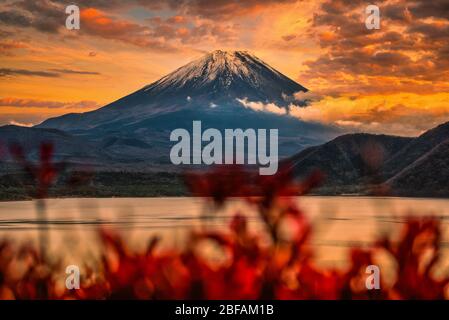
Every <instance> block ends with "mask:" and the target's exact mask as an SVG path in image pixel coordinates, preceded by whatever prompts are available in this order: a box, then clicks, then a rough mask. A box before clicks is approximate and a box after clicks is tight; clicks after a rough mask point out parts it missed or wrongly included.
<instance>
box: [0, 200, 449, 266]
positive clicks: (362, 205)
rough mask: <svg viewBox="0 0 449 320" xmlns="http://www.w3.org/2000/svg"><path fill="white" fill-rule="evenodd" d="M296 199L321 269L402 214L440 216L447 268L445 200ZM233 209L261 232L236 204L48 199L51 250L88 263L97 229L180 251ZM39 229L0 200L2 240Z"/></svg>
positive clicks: (31, 207) (16, 205) (396, 224)
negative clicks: (159, 241)
mask: <svg viewBox="0 0 449 320" xmlns="http://www.w3.org/2000/svg"><path fill="white" fill-rule="evenodd" d="M297 201H298V204H299V206H300V208H302V209H303V210H304V212H305V213H306V214H307V215H308V216H309V217H310V219H311V221H313V223H314V225H315V227H314V235H313V246H314V247H315V248H316V252H317V256H316V259H317V261H318V262H319V263H323V264H339V263H344V261H345V257H346V253H347V249H348V248H349V247H351V246H354V245H360V246H364V245H368V244H370V243H371V242H372V241H373V239H375V238H376V237H377V236H379V235H381V234H384V233H388V234H391V235H392V236H397V235H398V233H399V232H398V231H399V230H400V228H401V227H402V226H403V223H404V221H405V217H406V216H408V215H414V216H424V215H433V216H437V217H439V218H441V220H442V227H443V255H444V257H445V259H444V262H445V263H446V262H448V263H449V259H448V258H447V257H448V256H449V255H448V253H449V246H448V244H449V228H448V223H449V199H418V198H370V197H301V198H300V199H299V198H298V199H297ZM237 211H240V212H242V213H244V214H245V215H246V216H248V218H249V220H250V225H251V228H252V229H253V230H254V232H260V228H261V225H260V223H259V221H258V218H257V215H256V213H255V212H254V211H253V210H252V209H251V208H250V207H248V206H247V205H246V204H245V203H243V201H240V200H234V201H231V202H230V203H229V204H228V206H227V207H226V208H224V209H222V210H220V211H219V212H215V213H214V212H212V211H211V210H210V209H208V207H207V206H205V201H204V200H203V199H199V198H112V199H54V200H48V201H47V214H48V221H49V229H50V239H51V241H50V242H51V248H50V250H51V252H52V253H54V254H57V255H64V256H65V258H66V259H67V260H68V261H70V262H71V263H81V261H85V260H86V259H87V258H88V257H94V256H95V255H96V254H97V253H98V246H97V243H98V241H97V240H98V238H97V229H98V227H99V226H107V227H111V228H114V229H116V230H118V231H119V232H121V233H122V234H123V236H124V237H125V239H126V241H128V242H129V243H130V244H131V245H132V246H134V247H135V249H136V250H139V249H141V248H143V247H144V246H145V245H146V243H147V241H148V239H149V237H151V236H153V235H159V236H161V237H162V238H163V239H164V243H165V245H167V246H182V245H183V243H184V239H185V237H186V234H187V232H189V231H190V230H192V229H198V228H201V227H203V226H204V225H207V226H208V227H209V228H224V227H226V226H227V223H228V222H229V219H230V217H232V215H233V214H234V213H235V212H237ZM204 216H206V217H208V218H207V219H204ZM40 227H42V226H41V224H39V223H38V221H37V220H36V216H35V202H33V201H19V202H0V238H10V239H13V240H15V241H17V242H21V241H26V242H36V239H37V231H38V229H39V228H40Z"/></svg>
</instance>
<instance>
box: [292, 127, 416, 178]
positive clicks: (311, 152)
mask: <svg viewBox="0 0 449 320" xmlns="http://www.w3.org/2000/svg"><path fill="white" fill-rule="evenodd" d="M412 140H413V138H403V137H396V136H387V135H374V134H347V135H343V136H340V137H338V138H336V139H334V140H332V141H330V142H328V143H326V144H324V145H321V146H317V147H311V148H308V149H306V150H304V151H302V152H300V153H298V154H297V155H295V156H294V157H292V158H291V159H290V162H291V165H293V169H294V172H295V174H296V175H297V176H300V177H304V176H306V175H307V174H308V173H310V172H311V171H312V170H315V169H318V170H320V171H321V172H322V173H324V174H325V175H326V186H345V185H346V186H353V185H357V184H359V183H361V182H362V179H363V178H366V177H371V176H373V175H374V174H376V172H378V171H379V170H380V168H381V166H382V163H383V161H385V160H386V159H389V158H390V157H391V156H392V155H394V154H395V153H396V152H397V150H400V149H401V148H403V147H404V146H405V145H407V144H408V143H409V142H410V141H412ZM376 178H378V177H376Z"/></svg>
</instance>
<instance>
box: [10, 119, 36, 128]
mask: <svg viewBox="0 0 449 320" xmlns="http://www.w3.org/2000/svg"><path fill="white" fill-rule="evenodd" d="M9 124H11V125H13V126H19V127H32V126H34V123H31V122H27V123H24V122H18V121H15V120H11V121H9Z"/></svg>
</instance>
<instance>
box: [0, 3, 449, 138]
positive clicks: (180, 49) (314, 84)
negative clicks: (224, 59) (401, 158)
mask: <svg viewBox="0 0 449 320" xmlns="http://www.w3.org/2000/svg"><path fill="white" fill-rule="evenodd" d="M70 3H71V4H76V5H78V6H79V7H80V10H81V29H80V30H67V29H66V28H65V19H66V17H67V16H66V14H65V6H66V5H67V4H68V3H67V1H62V0H37V1H36V0H11V1H9V0H7V1H1V3H0V124H1V125H3V124H21V125H33V124H37V123H39V122H41V121H42V120H44V119H46V118H48V117H53V116H57V115H61V114H65V113H69V112H85V111H88V110H92V109H96V108H98V107H101V106H103V105H105V104H107V103H109V102H112V101H114V100H116V99H118V98H120V97H122V96H124V95H126V94H129V93H131V92H133V91H135V90H138V89H140V88H141V87H143V86H145V85H147V84H149V83H151V82H153V81H155V80H157V79H159V78H160V77H161V76H163V75H165V74H167V73H169V72H171V71H173V70H174V69H176V68H177V67H180V66H182V65H184V64H185V63H187V62H189V61H191V60H192V59H195V58H198V57H200V56H201V55H203V54H204V53H206V52H209V51H212V50H215V49H224V50H249V51H251V52H252V53H254V54H255V55H257V56H258V57H259V58H261V59H262V60H264V61H265V62H267V63H268V64H270V65H271V66H272V67H274V68H275V69H277V70H279V71H280V72H282V73H284V74H286V75H287V76H289V77H291V78H292V79H294V80H295V81H297V82H299V83H300V84H302V85H303V86H305V87H306V88H308V89H310V90H311V93H310V94H309V96H310V97H311V98H312V102H311V104H310V105H309V106H308V107H307V108H303V109H301V110H299V111H297V112H296V113H295V116H297V117H299V118H302V119H304V120H309V121H319V122H323V123H327V124H334V125H338V126H341V127H343V128H345V129H346V130H348V131H367V132H374V133H389V134H397V135H418V134H420V133H421V132H423V131H424V130H426V129H429V128H431V127H433V126H435V125H437V124H439V123H442V122H446V121H449V19H448V18H449V1H448V0H434V1H426V0H416V1H415V0H412V1H398V0H387V1H359V0H336V1H330V0H324V1H307V0H303V1H296V0H283V1H272V0H265V1H254V0H248V1H237V0H217V1H213V0H212V1H211V0H207V1H206V0H180V1H174V0H160V1H159V0H151V1H144V0H129V1H120V0H91V1H87V0H79V1H71V2H70ZM369 4H377V5H378V6H379V8H380V12H381V28H380V30H368V29H366V27H365V23H364V21H365V18H366V15H365V12H364V11H365V7H366V6H367V5H369Z"/></svg>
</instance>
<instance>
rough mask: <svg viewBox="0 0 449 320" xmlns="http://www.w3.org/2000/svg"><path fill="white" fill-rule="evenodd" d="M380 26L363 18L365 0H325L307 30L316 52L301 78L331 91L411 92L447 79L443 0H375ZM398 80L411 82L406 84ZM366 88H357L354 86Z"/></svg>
mask: <svg viewBox="0 0 449 320" xmlns="http://www.w3.org/2000/svg"><path fill="white" fill-rule="evenodd" d="M378 5H379V6H380V11H381V29H380V30H368V29H366V27H365V24H364V19H365V15H364V8H365V7H366V1H349V0H332V1H330V0H325V1H323V2H322V3H321V5H320V7H319V10H318V11H317V12H316V13H315V15H314V18H313V21H312V26H311V28H310V30H309V35H310V36H312V37H315V38H316V39H317V40H318V42H319V44H320V46H321V49H322V50H321V54H320V55H319V56H318V57H316V58H312V59H309V60H307V61H305V62H304V66H306V68H307V70H306V71H304V72H303V73H302V75H301V79H305V80H306V81H308V82H309V87H312V88H315V89H323V88H327V89H328V90H331V91H333V92H334V93H335V91H336V87H337V86H339V89H341V93H342V94H344V93H347V92H350V91H352V92H353V93H359V94H360V93H364V92H365V91H369V92H370V94H372V93H376V88H379V91H378V93H379V92H381V91H385V87H387V86H388V87H389V88H390V89H389V91H394V92H403V91H404V90H405V91H407V92H414V90H415V89H416V88H418V90H420V91H425V90H431V91H433V89H432V87H438V88H440V89H442V88H446V89H447V88H448V85H449V59H448V50H447V48H448V47H449V22H448V21H447V20H445V21H443V20H435V19H436V18H445V16H446V15H447V13H442V12H441V11H443V10H444V9H447V6H448V4H447V0H444V1H441V0H437V1H435V2H434V1H418V0H415V1H407V2H406V1H399V0H390V1H379V2H378ZM403 82H409V83H410V82H412V85H411V86H409V87H408V86H406V85H403ZM360 89H362V90H365V91H358V90H360Z"/></svg>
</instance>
